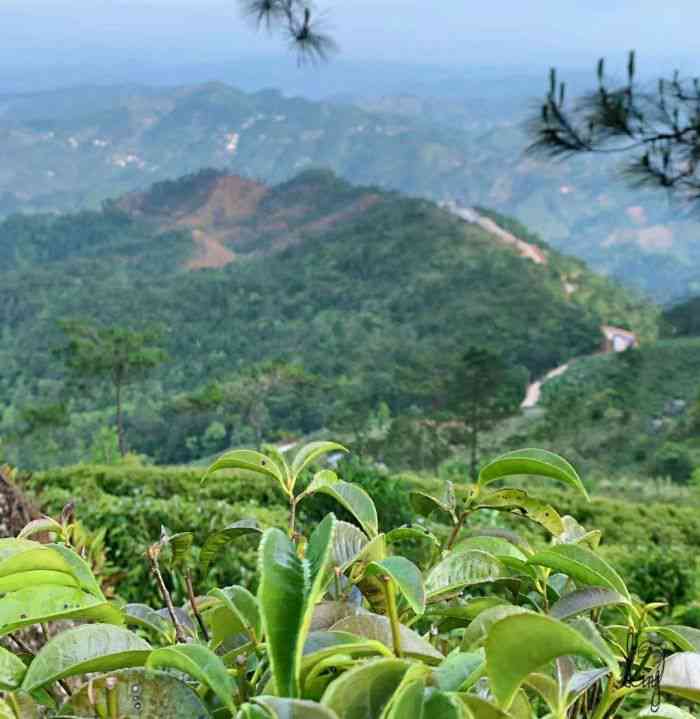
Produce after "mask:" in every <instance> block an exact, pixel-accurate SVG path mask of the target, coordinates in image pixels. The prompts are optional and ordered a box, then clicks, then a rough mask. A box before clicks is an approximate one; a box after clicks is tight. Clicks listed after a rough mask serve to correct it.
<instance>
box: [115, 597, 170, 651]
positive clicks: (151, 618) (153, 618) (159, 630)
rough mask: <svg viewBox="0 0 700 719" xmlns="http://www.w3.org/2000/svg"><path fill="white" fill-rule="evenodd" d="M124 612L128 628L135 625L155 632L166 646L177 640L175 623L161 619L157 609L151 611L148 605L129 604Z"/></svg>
mask: <svg viewBox="0 0 700 719" xmlns="http://www.w3.org/2000/svg"><path fill="white" fill-rule="evenodd" d="M123 612H124V622H125V623H126V625H127V626H129V625H133V626H138V627H141V628H143V629H149V630H151V631H154V632H156V634H157V635H158V637H159V638H160V640H161V641H164V642H165V643H166V644H170V643H171V642H173V641H174V640H175V627H174V626H173V623H172V622H169V621H168V620H167V619H164V618H163V617H161V615H160V614H158V612H157V611H156V610H155V609H151V607H149V606H147V605H146V604H127V605H126V606H125V607H124V609H123Z"/></svg>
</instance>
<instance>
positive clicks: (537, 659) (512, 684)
mask: <svg viewBox="0 0 700 719" xmlns="http://www.w3.org/2000/svg"><path fill="white" fill-rule="evenodd" d="M485 647H486V672H487V674H488V677H489V681H490V684H491V690H492V691H493V694H494V696H495V697H496V699H497V700H498V703H499V704H500V705H501V707H503V708H504V709H507V708H508V707H509V706H510V704H511V702H512V701H513V697H514V696H515V694H516V692H517V691H518V689H519V688H520V685H521V684H522V683H523V682H524V681H525V679H526V677H527V676H528V675H529V674H531V673H533V672H535V671H537V670H538V669H539V668H540V667H542V666H544V665H545V664H547V663H548V662H550V661H552V660H553V659H556V658H557V657H560V656H564V655H575V656H583V657H586V658H588V659H590V660H591V661H600V660H601V659H602V657H601V656H600V654H599V652H598V650H597V649H596V647H594V646H593V645H592V644H591V643H590V642H589V641H588V640H587V639H585V638H584V637H583V636H581V634H580V633H579V632H577V631H576V630H575V629H573V628H572V627H570V626H568V625H567V624H564V623H563V622H560V621H559V620H557V619H552V618H551V617H545V616H542V615H538V614H534V613H527V614H516V615H513V616H510V617H506V618H505V619H501V620H500V621H499V622H496V623H495V624H494V625H492V627H491V629H490V631H489V635H488V638H487V639H486V645H485Z"/></svg>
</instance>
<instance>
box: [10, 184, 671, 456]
mask: <svg viewBox="0 0 700 719" xmlns="http://www.w3.org/2000/svg"><path fill="white" fill-rule="evenodd" d="M183 188H184V189H183ZM185 190H186V191H185ZM180 197H183V198H184V201H183V200H181V199H178V198H180ZM164 209H167V211H166V212H163V210H164ZM164 217H166V218H167V222H165V224H164ZM193 228H196V229H193ZM195 233H200V234H199V235H196V237H197V238H199V240H201V239H202V237H204V238H205V239H206V240H207V242H209V244H210V245H211V243H213V244H214V245H215V249H217V250H218V251H219V255H216V257H217V258H220V254H221V252H222V251H223V252H225V253H228V255H225V257H226V258H229V259H230V258H233V261H231V262H229V263H228V264H225V266H221V267H215V266H211V267H206V262H205V263H204V266H205V268H204V269H198V270H196V271H195V270H192V269H191V268H192V267H196V266H198V265H196V264H193V262H196V261H197V258H198V253H199V252H200V251H201V246H200V245H199V244H197V243H196V242H194V241H193V240H194V239H195ZM207 233H208V234H207ZM0 238H1V242H0V247H2V248H3V249H2V252H3V263H2V270H0V324H1V325H2V328H3V344H2V347H1V348H0V352H1V360H2V361H0V401H2V409H1V412H2V414H1V416H2V424H1V425H0V434H1V435H2V439H3V449H4V452H5V454H6V456H7V458H8V459H10V460H11V461H12V462H14V463H17V464H20V465H22V466H25V467H31V466H41V465H46V464H53V463H63V462H70V461H76V460H77V459H81V458H83V457H84V456H85V455H86V453H87V454H88V455H89V454H90V453H91V452H92V453H93V454H94V453H95V452H98V454H99V452H102V449H101V447H102V439H101V437H102V435H100V431H102V430H103V428H104V427H105V426H106V425H107V424H108V423H110V422H111V420H112V414H113V410H112V405H113V398H112V396H111V394H110V389H109V387H108V386H107V385H104V386H103V387H102V389H101V390H97V391H96V392H95V393H93V394H86V393H84V392H75V391H71V390H70V388H67V386H66V384H65V382H64V380H65V374H64V372H63V371H62V366H61V363H60V362H57V361H56V359H55V357H54V356H53V355H52V354H51V352H52V349H53V348H55V347H56V346H58V345H60V344H61V343H62V342H63V336H62V331H61V329H60V328H59V326H58V321H59V320H61V319H65V318H87V319H90V320H92V321H95V322H97V323H101V324H105V325H109V324H121V325H124V324H132V321H133V323H134V325H135V326H148V325H155V326H157V327H160V328H161V330H162V332H163V340H162V342H163V345H164V348H165V349H166V350H167V352H168V353H169V355H170V362H169V363H167V364H165V365H164V366H162V367H161V368H159V370H158V371H157V372H155V373H153V374H152V375H150V376H149V378H148V379H147V380H146V381H145V382H143V383H141V384H139V385H138V386H136V387H135V388H134V389H132V390H130V393H129V394H128V396H127V407H126V410H127V411H126V419H127V438H128V443H129V445H130V447H131V448H132V449H134V450H136V451H138V452H144V453H146V454H148V455H150V456H151V457H152V458H153V459H155V460H156V461H158V462H162V463H172V462H184V461H190V460H192V459H195V458H197V457H199V456H202V455H206V454H210V453H212V452H215V451H218V450H220V449H222V448H224V447H226V446H228V445H230V444H242V443H251V442H253V443H257V442H258V441H260V440H261V439H268V440H272V439H281V438H284V437H288V436H298V435H299V434H308V433H311V432H314V431H317V430H319V429H321V428H323V427H338V428H341V429H342V428H346V429H347V428H352V427H354V426H355V424H356V423H357V422H358V421H360V420H361V421H362V422H364V421H366V418H367V416H368V414H369V413H370V412H373V411H374V410H376V409H377V408H378V407H379V406H380V405H382V403H384V404H385V405H387V406H388V408H389V409H390V411H391V412H392V413H402V412H406V411H408V410H409V409H410V408H411V407H416V408H418V409H420V408H421V407H423V408H425V407H428V406H430V404H431V402H432V395H431V392H432V390H431V387H432V383H433V382H434V380H435V378H439V377H442V376H445V375H446V374H449V373H450V372H451V371H453V370H454V368H455V366H456V364H455V363H456V362H457V360H458V358H459V356H460V355H461V354H462V352H463V351H464V349H465V348H466V347H467V346H469V345H474V344H477V345H482V346H485V347H487V348H491V349H493V350H495V351H497V352H498V353H500V354H501V355H502V356H503V357H504V359H505V360H506V361H507V362H508V364H509V365H510V366H511V367H513V368H515V369H517V370H518V371H519V373H520V375H519V376H520V377H521V382H522V384H523V392H524V383H525V381H526V380H527V378H528V377H536V376H539V375H541V374H542V373H543V372H545V371H546V370H548V369H550V368H552V367H555V366H557V365H559V364H561V363H562V362H563V361H566V360H568V359H569V358H570V357H571V356H578V355H584V354H589V353H591V352H593V351H595V350H596V349H597V348H598V346H599V345H600V341H601V336H600V330H599V327H600V325H601V324H603V323H609V322H612V323H625V322H626V323H627V325H628V326H630V328H631V329H633V330H635V331H637V332H638V333H639V334H640V336H642V337H643V338H645V340H646V339H653V338H654V336H655V333H656V323H657V311H656V309H655V308H654V307H653V306H651V305H648V304H646V303H645V302H643V301H641V300H640V299H639V298H637V297H635V296H634V295H631V294H630V293H628V292H627V291H625V290H623V289H621V288H619V287H617V286H615V285H614V284H612V283H610V282H608V281H606V280H604V279H602V278H600V277H598V276H596V275H594V274H592V273H591V272H590V271H588V270H587V269H586V267H585V266H584V265H583V264H582V263H581V262H579V261H577V260H572V259H571V258H565V257H562V256H561V255H559V254H558V253H556V252H555V251H553V250H551V249H549V248H546V246H545V245H543V247H545V248H546V257H547V262H546V264H540V265H538V264H535V263H534V262H532V261H530V260H527V259H524V258H523V257H521V256H519V255H518V254H517V253H516V252H515V251H514V250H513V248H512V247H511V246H509V245H507V244H505V243H503V242H501V241H499V240H498V239H496V238H495V237H494V236H493V235H491V234H489V233H487V232H484V231H483V230H482V229H480V228H479V227H477V226H475V225H471V224H467V223H464V222H462V221H460V220H458V219H456V218H454V217H453V216H452V215H450V214H449V213H447V212H446V211H444V210H441V209H439V208H438V207H437V206H436V205H434V204H432V203H430V202H427V201H425V200H418V199H409V198H406V197H401V196H399V195H394V194H387V193H383V192H381V191H379V190H378V189H377V188H355V187H352V186H351V185H349V184H347V183H346V182H343V181H341V180H339V179H338V178H336V177H334V176H333V175H331V174H330V173H324V172H307V173H304V174H302V175H300V176H298V177H297V178H295V179H294V180H292V181H290V182H288V183H285V184H282V185H279V186H277V187H273V188H265V187H263V186H260V185H257V184H255V183H249V182H247V181H243V180H240V178H230V177H222V176H220V175H216V173H213V174H212V173H201V174H200V175H198V176H196V177H186V178H184V179H183V180H181V181H179V182H175V183H168V184H165V185H158V186H156V187H155V188H153V189H152V190H151V192H149V193H147V194H146V195H140V196H130V197H127V198H123V199H121V200H120V201H117V202H111V203H108V204H107V205H106V207H105V209H104V210H103V211H101V212H93V213H90V212H83V213H80V214H77V215H66V216H35V217H32V216H25V217H22V216H15V217H13V218H11V219H9V220H7V221H6V222H5V223H4V224H2V225H0ZM207 246H209V245H207ZM200 259H201V258H200ZM213 264H214V265H216V264H217V263H216V262H214V263H213ZM199 266H203V265H201V264H200V265H199ZM571 282H573V283H574V284H575V289H574V290H573V291H572V289H571V287H570V286H569V285H568V284H567V283H571ZM132 318H134V319H133V320H132ZM135 318H138V321H136V319H135ZM28 409H29V411H28ZM46 412H48V414H49V416H51V412H54V415H53V417H54V418H55V417H56V414H55V413H56V412H57V413H58V416H59V417H60V418H62V421H63V425H59V426H55V423H54V424H51V423H50V422H48V423H43V422H42V417H43V416H45V414H42V413H46ZM358 418H359V419H358ZM32 430H33V431H32Z"/></svg>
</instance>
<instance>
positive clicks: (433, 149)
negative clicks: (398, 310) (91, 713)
mask: <svg viewBox="0 0 700 719" xmlns="http://www.w3.org/2000/svg"><path fill="white" fill-rule="evenodd" d="M519 85H520V82H519V78H518V76H510V77H505V78H501V79H500V80H494V82H493V83H488V82H485V83H483V84H482V93H481V95H482V97H481V98H480V99H479V100H475V101H473V102H470V101H469V100H467V99H465V98H464V97H461V98H460V97H459V96H457V97H456V98H455V97H453V98H451V99H448V98H446V97H442V98H437V99H426V98H425V97H421V96H418V95H401V96H395V95H394V96H385V97H383V98H379V99H360V98H358V97H349V98H347V99H346V100H345V101H343V102H342V103H340V104H338V103H331V102H312V101H309V100H304V99H300V98H292V97H287V96H285V95H283V94H281V93H280V92H278V91H273V90H267V91H261V92H257V93H253V94H247V93H244V92H241V91H239V90H236V89H235V88H233V87H231V86H228V85H225V84H223V83H207V84H203V85H195V86H182V87H176V88H172V87H153V88H144V87H134V86H120V87H91V88H76V89H72V90H58V91H54V92H50V93H29V94H23V95H12V94H10V95H6V96H4V97H3V98H2V99H1V100H0V152H1V153H2V155H3V158H4V163H3V167H2V168H0V214H4V215H8V214H11V213H13V212H27V211H28V212H45V211H64V210H77V209H81V208H85V207H88V208H89V207H92V208H96V207H99V204H100V203H101V202H102V201H103V200H104V199H106V198H109V197H115V196H117V195H120V194H123V193H126V192H129V191H132V190H137V189H143V188H145V187H147V186H148V185H149V184H150V183H152V182H154V181H157V180H164V179H168V178H175V177H178V176H180V175H183V174H186V173H190V172H195V171H198V170H199V169H201V168H203V167H215V168H223V169H226V170H228V171H231V172H234V173H237V174H241V175H243V176H246V177H249V178H253V179H259V180H261V181H264V182H269V183H276V182H280V181H284V180H286V179H289V178H291V177H293V176H294V175H295V174H297V173H298V172H299V171H301V170H303V169H304V168H308V167H327V168H329V169H332V170H333V171H335V172H337V173H338V174H339V175H340V176H342V177H344V178H346V179H348V180H350V181H352V182H356V183H360V184H376V185H379V186H381V187H384V188H387V189H396V190H400V191H402V192H405V193H408V194H411V195H416V196H422V197H426V198H429V199H433V200H437V201H443V200H452V201H457V202H458V203H459V204H461V205H464V206H475V205H477V206H478V205H480V206H486V207H491V208H494V209H497V210H500V211H503V212H506V213H507V214H510V215H513V216H515V217H517V218H518V219H519V220H521V221H522V222H523V223H524V224H525V225H527V226H528V227H529V228H531V229H532V230H534V231H536V232H538V233H539V234H540V235H541V236H542V237H543V238H544V239H545V240H546V241H547V242H549V243H551V244H552V245H553V246H555V247H557V248H558V249H560V250H562V251H564V252H567V253H571V254H574V255H577V256H579V257H581V258H583V259H585V260H587V261H588V262H590V263H591V265H592V267H594V268H595V269H598V270H600V271H603V272H605V273H608V274H610V275H612V276H613V277H616V278H618V279H619V280H620V281H622V282H624V283H626V284H628V285H629V286H632V287H637V288H639V289H641V290H642V291H643V292H645V293H646V294H648V295H649V296H650V297H652V298H654V299H656V300H658V301H661V302H669V301H672V300H678V299H682V298H684V297H687V296H689V295H692V294H694V293H695V292H697V291H700V243H698V242H697V241H696V240H695V238H696V237H697V236H698V233H699V232H700V223H698V221H697V218H696V217H695V216H693V215H692V214H688V213H686V212H683V211H681V210H680V209H679V208H677V207H674V206H672V205H671V204H670V203H669V201H668V199H667V198H666V197H665V196H663V195H659V194H658V193H655V192H652V191H642V190H639V189H631V188H629V187H627V186H626V185H625V184H624V181H622V180H621V178H620V177H619V176H618V175H617V174H616V165H615V164H614V162H613V161H607V162H601V159H600V158H599V157H594V158H582V159H578V160H577V161H575V162H570V163H567V164H552V163H551V162H549V161H538V160H535V159H533V158H531V157H527V156H524V155H523V149H524V148H525V147H526V146H527V143H528V138H527V136H526V135H525V133H524V132H523V130H522V121H523V118H524V116H525V114H526V108H527V104H526V103H523V101H522V88H520V90H517V89H514V88H518V87H519ZM496 96H500V97H503V98H509V99H508V100H501V101H500V102H496V101H495V100H494V97H496Z"/></svg>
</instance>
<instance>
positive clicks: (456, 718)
mask: <svg viewBox="0 0 700 719" xmlns="http://www.w3.org/2000/svg"><path fill="white" fill-rule="evenodd" d="M423 711H424V716H425V717H426V719H472V715H471V712H470V711H469V709H468V707H467V706H466V704H465V703H464V701H463V699H462V698H461V696H460V695H458V694H451V693H447V692H443V691H440V690H439V689H435V688H428V689H427V690H426V692H425V697H424V699H423Z"/></svg>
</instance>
